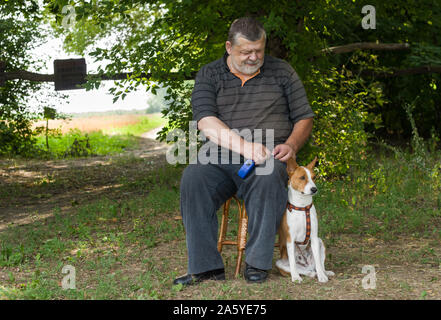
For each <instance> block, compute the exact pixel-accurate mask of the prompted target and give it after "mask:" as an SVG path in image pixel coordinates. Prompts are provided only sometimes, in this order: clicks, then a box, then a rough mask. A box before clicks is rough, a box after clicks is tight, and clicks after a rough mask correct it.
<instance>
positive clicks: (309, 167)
mask: <svg viewBox="0 0 441 320" xmlns="http://www.w3.org/2000/svg"><path fill="white" fill-rule="evenodd" d="M316 163H317V157H315V158H314V160H312V161H311V163H310V164H308V165H307V166H306V167H307V168H308V169H309V170H310V171H312V169H314V167H315V165H316Z"/></svg>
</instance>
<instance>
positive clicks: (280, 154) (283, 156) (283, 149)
mask: <svg viewBox="0 0 441 320" xmlns="http://www.w3.org/2000/svg"><path fill="white" fill-rule="evenodd" d="M273 156H274V159H278V160H280V161H282V162H286V161H288V159H289V158H291V157H294V156H295V152H294V149H293V147H291V146H290V145H289V144H278V145H277V146H276V147H275V148H274V150H273Z"/></svg>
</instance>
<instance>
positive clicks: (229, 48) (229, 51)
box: [225, 41, 233, 54]
mask: <svg viewBox="0 0 441 320" xmlns="http://www.w3.org/2000/svg"><path fill="white" fill-rule="evenodd" d="M232 47H233V45H232V43H231V42H230V41H226V42H225V50H227V52H228V54H231V48H232Z"/></svg>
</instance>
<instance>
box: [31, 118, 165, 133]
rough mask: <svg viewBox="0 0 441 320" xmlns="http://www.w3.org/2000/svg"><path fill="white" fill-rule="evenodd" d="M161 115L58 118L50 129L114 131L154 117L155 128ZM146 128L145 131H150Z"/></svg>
mask: <svg viewBox="0 0 441 320" xmlns="http://www.w3.org/2000/svg"><path fill="white" fill-rule="evenodd" d="M160 117H161V114H160V113H155V114H149V115H139V114H123V115H96V116H92V117H87V118H82V117H81V118H80V117H75V118H72V119H66V120H62V119H57V120H49V129H60V130H61V133H63V134H64V133H68V132H69V131H70V130H73V129H78V130H80V131H81V132H84V133H89V132H93V131H100V130H101V131H103V132H104V133H107V132H113V131H115V129H117V128H123V127H127V126H133V125H136V124H138V123H139V122H142V120H143V119H154V121H155V124H153V125H152V128H151V129H153V128H155V126H157V123H158V119H159V118H160ZM38 126H44V127H45V126H46V121H38V122H36V123H35V124H34V125H33V128H34V129H35V128H36V127H38ZM148 130H149V129H147V130H144V131H143V132H146V131H148Z"/></svg>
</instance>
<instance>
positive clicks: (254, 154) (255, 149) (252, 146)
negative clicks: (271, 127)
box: [243, 141, 271, 165]
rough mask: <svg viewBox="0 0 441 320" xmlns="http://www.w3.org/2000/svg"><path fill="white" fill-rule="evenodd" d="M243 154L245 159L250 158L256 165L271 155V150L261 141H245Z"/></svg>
mask: <svg viewBox="0 0 441 320" xmlns="http://www.w3.org/2000/svg"><path fill="white" fill-rule="evenodd" d="M243 156H244V158H245V159H251V160H253V161H254V163H255V164H256V165H259V164H262V163H264V162H265V161H266V160H267V159H268V158H269V157H270V156H271V151H269V150H268V148H267V147H265V146H264V145H263V144H261V143H257V142H255V143H253V142H247V141H245V146H244V152H243Z"/></svg>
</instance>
